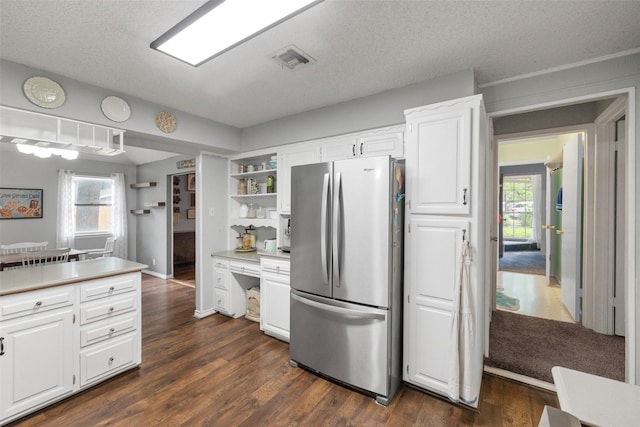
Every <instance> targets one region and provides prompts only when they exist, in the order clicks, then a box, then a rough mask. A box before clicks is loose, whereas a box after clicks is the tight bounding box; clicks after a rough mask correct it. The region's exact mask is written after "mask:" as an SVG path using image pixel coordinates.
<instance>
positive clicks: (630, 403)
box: [551, 366, 640, 427]
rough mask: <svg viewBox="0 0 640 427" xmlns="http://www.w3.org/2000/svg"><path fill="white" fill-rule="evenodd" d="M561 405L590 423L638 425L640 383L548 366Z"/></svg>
mask: <svg viewBox="0 0 640 427" xmlns="http://www.w3.org/2000/svg"><path fill="white" fill-rule="evenodd" d="M551 373H552V375H553V382H554V384H555V386H556V391H557V393H558V401H559V402H560V408H561V409H562V410H563V411H565V412H568V413H570V414H571V415H573V416H575V417H577V418H578V419H579V420H580V422H581V423H582V424H585V425H590V426H603V427H604V426H612V427H615V426H629V427H631V426H640V386H637V385H632V384H627V383H623V382H621V381H615V380H612V379H609V378H604V377H599V376H597V375H592V374H587V373H585V372H580V371H574V370H573V369H567V368H561V367H559V366H554V367H553V368H552V369H551Z"/></svg>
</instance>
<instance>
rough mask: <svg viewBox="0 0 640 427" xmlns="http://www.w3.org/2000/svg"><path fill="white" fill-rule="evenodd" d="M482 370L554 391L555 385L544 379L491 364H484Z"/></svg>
mask: <svg viewBox="0 0 640 427" xmlns="http://www.w3.org/2000/svg"><path fill="white" fill-rule="evenodd" d="M484 371H485V372H488V373H490V374H493V375H497V376H499V377H504V378H508V379H510V380H514V381H518V382H521V383H523V384H527V385H530V386H533V387H537V388H541V389H543V390H548V391H552V392H554V393H555V392H556V386H555V385H554V384H551V383H548V382H546V381H541V380H538V379H535V378H531V377H527V376H525V375H520V374H516V373H515V372H511V371H506V370H504V369H500V368H494V367H493V366H486V365H485V367H484Z"/></svg>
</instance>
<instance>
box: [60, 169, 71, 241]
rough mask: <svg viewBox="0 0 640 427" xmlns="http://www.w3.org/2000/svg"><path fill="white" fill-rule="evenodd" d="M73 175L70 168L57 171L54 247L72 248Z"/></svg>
mask: <svg viewBox="0 0 640 427" xmlns="http://www.w3.org/2000/svg"><path fill="white" fill-rule="evenodd" d="M73 175H74V173H73V172H72V171H70V170H65V169H60V171H58V225H57V227H56V247H57V248H72V247H73V244H74V234H73V211H74V210H73Z"/></svg>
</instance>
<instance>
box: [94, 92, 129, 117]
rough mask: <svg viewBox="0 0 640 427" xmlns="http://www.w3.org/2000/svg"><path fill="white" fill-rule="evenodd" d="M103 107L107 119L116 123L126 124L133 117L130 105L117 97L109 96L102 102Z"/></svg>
mask: <svg viewBox="0 0 640 427" xmlns="http://www.w3.org/2000/svg"><path fill="white" fill-rule="evenodd" d="M101 107H102V113H103V114H104V115H105V117H106V118H107V119H109V120H111V121H114V122H124V121H125V120H128V119H129V117H130V116H131V108H130V107H129V104H127V103H126V101H125V100H124V99H122V98H118V97H117V96H107V97H106V98H105V99H103V100H102V104H101Z"/></svg>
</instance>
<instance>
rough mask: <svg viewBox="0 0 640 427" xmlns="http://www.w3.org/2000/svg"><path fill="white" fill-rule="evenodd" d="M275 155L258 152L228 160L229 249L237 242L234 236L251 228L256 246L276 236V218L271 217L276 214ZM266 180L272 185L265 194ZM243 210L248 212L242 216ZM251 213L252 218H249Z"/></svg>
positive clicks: (276, 177)
mask: <svg viewBox="0 0 640 427" xmlns="http://www.w3.org/2000/svg"><path fill="white" fill-rule="evenodd" d="M276 156H277V154H276V153H275V152H271V151H268V150H261V151H255V152H252V153H247V154H246V155H244V157H233V158H231V159H230V161H229V195H230V199H231V200H230V203H229V227H230V228H231V230H230V245H231V247H234V246H235V244H236V242H237V241H236V239H235V238H236V236H237V235H238V234H239V233H241V232H242V231H243V229H244V228H247V227H250V226H253V227H255V228H256V230H257V231H256V233H257V240H258V243H257V244H258V246H259V245H260V244H261V241H264V239H266V238H274V237H275V236H276V233H277V229H278V219H277V218H276V217H272V214H271V212H275V211H276V206H277V198H278V195H277V180H278V169H277V160H276ZM272 158H273V166H272ZM267 181H271V182H273V186H272V188H269V190H270V191H271V192H267ZM252 184H253V185H252ZM243 205H244V206H243ZM245 211H247V212H248V213H247V214H245ZM253 212H255V215H252V213H253ZM245 215H246V216H245Z"/></svg>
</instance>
